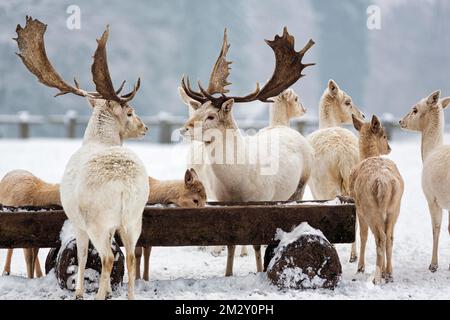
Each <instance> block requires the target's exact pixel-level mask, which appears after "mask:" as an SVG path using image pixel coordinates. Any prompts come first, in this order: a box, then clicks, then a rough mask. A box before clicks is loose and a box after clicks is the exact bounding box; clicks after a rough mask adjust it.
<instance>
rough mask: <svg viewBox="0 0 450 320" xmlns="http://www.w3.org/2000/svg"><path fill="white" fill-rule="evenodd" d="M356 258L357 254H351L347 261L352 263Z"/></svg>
mask: <svg viewBox="0 0 450 320" xmlns="http://www.w3.org/2000/svg"><path fill="white" fill-rule="evenodd" d="M356 260H358V256H357V255H356V254H352V255H351V256H350V259H349V260H348V262H350V263H353V262H356Z"/></svg>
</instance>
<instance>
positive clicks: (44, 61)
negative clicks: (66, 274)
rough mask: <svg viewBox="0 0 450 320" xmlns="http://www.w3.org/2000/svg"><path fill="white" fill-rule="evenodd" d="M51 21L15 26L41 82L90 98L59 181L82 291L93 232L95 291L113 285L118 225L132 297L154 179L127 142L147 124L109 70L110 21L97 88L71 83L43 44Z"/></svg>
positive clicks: (97, 60)
mask: <svg viewBox="0 0 450 320" xmlns="http://www.w3.org/2000/svg"><path fill="white" fill-rule="evenodd" d="M46 27H47V26H46V25H45V24H43V23H42V22H40V21H38V20H33V19H32V18H31V17H27V21H26V26H25V28H22V27H21V26H20V25H19V26H17V29H16V32H17V34H18V38H17V39H16V40H17V43H18V46H19V50H20V53H19V56H20V57H21V58H22V61H23V63H24V64H25V66H26V67H27V68H28V70H29V71H30V72H31V73H33V74H34V75H35V76H36V77H37V78H38V79H39V81H40V82H41V83H43V84H44V85H46V86H48V87H52V88H56V89H59V93H58V94H57V95H62V94H67V93H72V94H75V95H78V96H82V97H86V98H88V100H89V102H90V103H91V105H92V108H93V112H92V115H91V118H90V119H89V123H88V125H87V128H86V131H85V134H84V139H83V145H82V147H81V148H80V149H79V150H78V151H77V152H76V153H75V154H74V155H73V156H72V157H71V158H70V160H69V163H68V164H67V166H66V169H65V172H64V175H63V178H62V182H61V189H60V193H61V203H62V205H63V208H64V211H65V213H66V215H67V216H68V218H69V220H70V221H71V222H72V223H73V225H74V228H75V233H76V242H77V252H78V274H77V284H76V292H75V294H76V297H77V298H82V297H83V293H84V271H85V265H86V259H87V251H88V250H87V249H88V243H89V239H90V240H91V241H92V243H93V245H94V247H95V248H96V250H97V251H98V253H99V256H100V258H101V263H102V272H101V276H100V283H99V289H98V292H97V295H96V299H105V298H106V296H107V294H110V293H111V282H110V274H111V269H112V266H113V262H114V256H113V254H112V250H111V244H112V238H113V236H114V234H115V232H116V230H118V231H119V233H120V236H121V239H122V242H123V243H124V246H125V249H126V263H127V269H128V298H129V299H133V298H134V283H135V277H136V276H135V272H136V266H135V262H136V259H135V253H134V250H135V246H136V242H137V240H138V237H139V235H140V233H141V227H142V212H143V209H144V207H145V204H146V203H147V200H148V194H149V183H148V177H147V173H146V171H145V167H144V165H143V163H142V162H141V160H140V159H139V158H138V157H137V156H136V154H135V153H134V152H132V151H131V150H129V149H127V148H124V147H123V146H122V143H123V140H124V139H130V138H140V137H142V136H144V135H145V134H146V132H147V131H148V128H147V127H146V126H145V124H144V123H143V122H142V121H141V120H140V119H139V117H138V116H136V114H135V112H134V110H133V108H131V107H130V106H129V105H128V103H129V102H130V101H131V100H132V99H133V98H134V96H135V95H136V92H137V90H138V89H139V86H140V81H139V80H138V82H137V84H136V85H135V86H134V88H133V91H132V92H130V93H128V94H125V95H119V93H120V91H121V89H122V86H121V88H120V89H119V90H118V91H117V92H116V91H115V90H114V87H113V84H112V80H111V77H110V75H109V70H108V63H107V56H106V42H107V40H108V34H109V27H107V29H106V30H105V32H104V33H103V35H102V37H101V38H100V39H98V40H97V49H96V51H95V54H94V62H93V64H92V68H91V71H92V76H93V81H94V84H95V87H96V92H88V91H85V90H83V89H81V88H80V85H79V83H78V82H77V81H75V87H74V86H71V85H69V84H67V83H66V82H65V81H64V80H63V79H62V78H61V77H60V76H59V74H58V73H57V72H56V70H55V69H54V68H53V67H52V65H51V63H50V61H49V60H48V58H47V54H46V52H45V45H44V33H45V30H46Z"/></svg>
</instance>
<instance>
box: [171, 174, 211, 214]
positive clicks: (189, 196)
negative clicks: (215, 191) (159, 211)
mask: <svg viewBox="0 0 450 320" xmlns="http://www.w3.org/2000/svg"><path fill="white" fill-rule="evenodd" d="M172 202H173V203H174V204H175V205H177V206H178V207H204V206H205V204H206V191H205V187H204V186H203V184H202V182H201V181H200V179H199V178H198V176H197V173H196V172H195V170H194V169H188V170H186V173H185V175H184V188H183V190H182V192H181V194H180V196H179V197H178V198H177V199H174V200H173V201H172Z"/></svg>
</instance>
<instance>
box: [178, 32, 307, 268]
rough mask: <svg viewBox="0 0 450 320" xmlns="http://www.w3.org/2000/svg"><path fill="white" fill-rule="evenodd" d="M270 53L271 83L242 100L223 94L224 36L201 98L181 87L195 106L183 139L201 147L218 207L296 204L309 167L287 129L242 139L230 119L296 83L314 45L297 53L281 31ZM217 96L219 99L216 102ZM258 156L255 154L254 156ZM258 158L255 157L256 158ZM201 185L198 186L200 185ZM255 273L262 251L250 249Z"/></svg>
mask: <svg viewBox="0 0 450 320" xmlns="http://www.w3.org/2000/svg"><path fill="white" fill-rule="evenodd" d="M266 42H267V44H268V45H269V46H270V47H271V48H272V49H273V50H274V53H275V57H276V66H275V71H274V74H273V76H272V78H271V79H270V80H269V81H268V82H267V83H266V85H265V86H264V87H263V88H262V89H260V88H259V86H258V85H257V88H256V90H255V91H254V92H253V93H251V94H249V95H247V96H244V97H236V96H235V97H231V96H226V95H225V94H226V93H227V92H228V90H227V89H226V88H225V86H227V85H228V84H229V83H228V81H227V77H228V75H229V64H230V62H228V61H227V60H226V53H227V51H228V48H229V44H228V42H227V37H226V33H225V36H224V40H223V46H222V50H221V52H220V55H219V58H218V59H217V61H216V64H215V66H214V68H213V71H212V73H211V77H210V82H209V86H208V89H204V88H203V87H202V86H201V85H200V83H199V89H200V92H195V91H193V90H192V89H191V87H190V84H189V80H186V79H185V78H183V80H182V83H181V87H182V89H183V90H184V93H185V94H186V95H187V96H188V97H189V98H190V99H192V100H193V101H195V103H191V104H190V105H191V107H192V108H193V109H194V110H195V112H193V114H191V117H190V119H189V120H188V121H187V122H186V123H185V125H184V128H183V129H182V133H183V134H184V135H185V136H186V137H188V138H189V139H191V140H197V142H201V144H202V147H203V148H204V149H203V151H204V152H203V155H206V159H204V161H205V163H204V164H203V168H202V170H201V172H202V174H203V176H200V179H206V183H205V187H206V188H207V191H206V193H207V195H208V197H211V198H212V199H214V200H218V201H279V200H289V199H291V200H300V199H301V198H302V196H303V192H304V189H305V187H306V183H307V182H308V179H309V176H310V171H311V166H312V164H313V151H312V148H311V147H310V145H309V143H308V142H307V141H306V139H305V138H304V137H303V136H302V135H301V134H300V133H298V132H297V131H295V130H293V129H291V128H288V127H286V126H277V127H268V128H264V129H262V130H260V131H259V132H258V133H257V134H256V135H255V136H243V135H242V134H241V132H240V131H239V128H238V126H237V124H236V121H235V120H234V117H233V115H232V108H233V105H234V103H244V102H251V101H256V100H259V101H262V102H269V101H268V99H269V98H271V97H275V96H277V95H279V94H280V93H281V92H283V91H284V90H286V89H287V88H288V87H289V86H291V85H292V84H294V83H295V82H296V81H297V80H298V79H300V77H302V76H303V75H302V74H301V72H302V70H303V69H304V68H305V67H307V66H309V65H312V64H303V63H302V58H303V56H304V55H305V53H306V52H307V51H308V49H309V48H311V47H312V46H313V44H314V42H313V41H312V40H310V41H309V42H308V44H307V45H306V46H305V47H304V48H303V49H302V50H301V51H300V52H296V51H295V49H294V37H293V36H291V35H289V33H288V31H287V28H284V31H283V35H282V36H281V37H280V36H278V35H277V36H275V39H274V40H273V41H266ZM216 94H220V95H219V96H217V95H216ZM256 150H257V151H256ZM258 153H259V154H258ZM202 181H203V180H202ZM254 249H255V256H256V265H257V271H258V272H260V271H262V259H261V246H259V245H256V246H254ZM234 251H235V246H228V259H227V267H226V272H225V275H226V276H231V275H232V274H233V260H234Z"/></svg>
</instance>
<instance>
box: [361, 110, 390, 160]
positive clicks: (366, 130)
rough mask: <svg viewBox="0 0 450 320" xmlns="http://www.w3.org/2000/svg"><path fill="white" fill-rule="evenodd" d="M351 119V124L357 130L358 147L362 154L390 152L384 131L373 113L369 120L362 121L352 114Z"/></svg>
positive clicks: (372, 154)
mask: <svg viewBox="0 0 450 320" xmlns="http://www.w3.org/2000/svg"><path fill="white" fill-rule="evenodd" d="M352 120H353V126H354V127H355V129H356V130H358V131H359V148H360V150H363V151H364V152H363V153H364V154H370V155H371V156H379V155H386V154H389V153H390V152H391V147H390V146H389V143H388V139H387V135H386V131H385V130H384V128H383V126H382V125H381V122H380V120H379V119H378V117H377V116H375V115H373V116H372V120H371V121H370V122H364V121H363V120H360V119H359V118H357V117H355V116H352ZM361 158H365V157H361Z"/></svg>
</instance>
